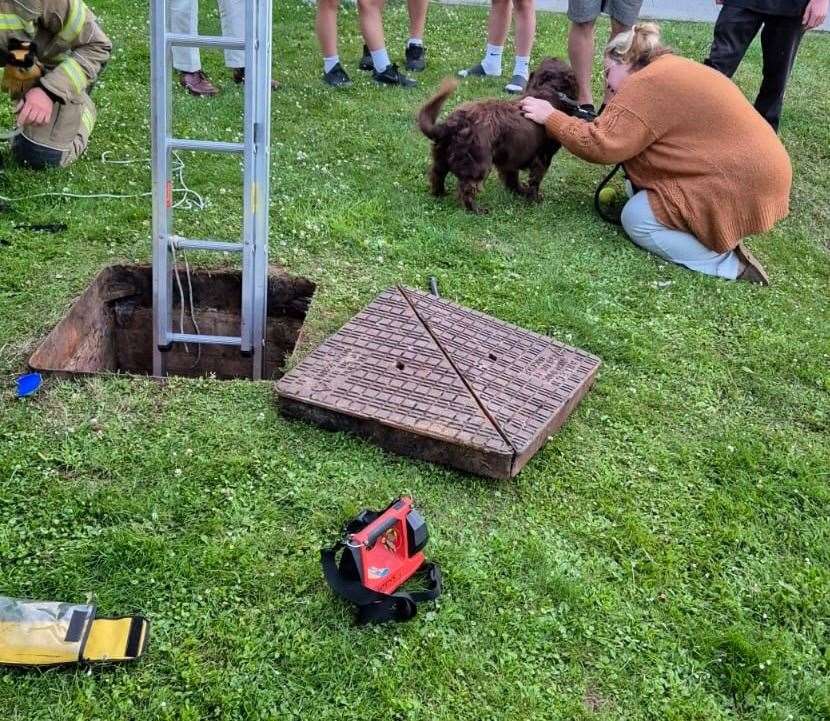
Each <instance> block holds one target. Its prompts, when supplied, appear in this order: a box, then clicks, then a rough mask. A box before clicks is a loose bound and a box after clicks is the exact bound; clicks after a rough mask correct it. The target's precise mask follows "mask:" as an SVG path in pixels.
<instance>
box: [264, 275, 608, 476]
mask: <svg viewBox="0 0 830 721" xmlns="http://www.w3.org/2000/svg"><path fill="white" fill-rule="evenodd" d="M599 365H600V360H599V358H597V357H596V356H593V355H590V354H589V353H585V352H584V351H581V350H579V349H576V348H570V347H568V346H565V345H562V344H561V343H558V342H557V341H555V340H553V339H551V338H548V337H546V336H541V335H538V334H537V333H532V332H530V331H527V330H523V329H521V328H517V327H516V326H513V325H510V324H508V323H503V322H502V321H499V320H496V319H495V318H491V317H490V316H487V315H484V314H483V313H478V312H476V311H473V310H469V309H467V308H463V307H461V306H458V305H456V304H454V303H450V302H448V301H446V300H443V299H439V298H436V297H434V296H431V295H427V294H425V293H422V292H420V291H417V290H412V289H411V288H403V287H397V288H391V289H389V290H387V291H385V292H384V293H382V294H381V295H380V296H378V297H377V298H376V299H375V300H374V301H373V302H372V303H371V304H370V305H369V306H367V307H366V308H365V309H364V310H362V311H361V312H360V313H358V314H357V315H356V316H355V317H354V318H352V320H350V321H349V322H348V323H346V325H344V326H343V327H342V328H341V329H340V330H339V331H338V332H337V333H335V334H334V335H333V336H332V337H331V338H329V339H328V340H327V341H325V342H324V343H323V344H322V345H320V346H319V347H318V348H317V349H316V350H315V351H313V352H312V353H311V354H310V355H309V356H308V357H307V358H306V359H305V360H304V361H303V362H302V363H301V364H300V365H299V366H297V368H295V369H294V370H293V371H291V372H290V373H288V374H287V375H285V376H284V377H283V378H282V379H281V380H280V381H279V383H277V393H278V395H279V397H280V407H281V410H282V412H283V413H284V414H285V415H288V416H292V417H299V418H304V419H306V420H310V421H312V422H314V423H318V424H320V425H322V426H324V427H326V428H330V429H334V430H349V431H353V432H356V433H358V434H360V435H362V436H364V437H367V438H369V439H370V440H372V441H374V442H376V443H378V444H380V445H381V446H383V447H385V448H387V449H389V450H391V451H394V452H397V453H402V454H404V455H408V456H412V457H415V458H421V459H424V460H428V461H433V462H436V463H443V464H446V465H450V466H454V467H456V468H460V469H462V470H465V471H470V472H472V473H477V474H479V475H484V476H489V477H492V478H510V477H512V476H515V475H516V474H517V473H519V471H520V470H521V469H522V468H523V467H524V465H525V464H526V463H527V462H528V460H530V458H531V457H532V456H533V455H534V454H535V453H536V451H538V450H539V449H540V448H541V447H542V446H543V445H544V444H545V442H546V441H547V439H548V437H549V436H550V435H551V434H552V433H554V432H555V431H556V430H557V429H558V428H559V427H560V426H561V425H562V424H563V423H564V422H565V420H566V418H567V417H568V415H569V414H570V413H571V411H572V410H573V409H574V408H575V407H576V405H577V404H578V403H579V401H580V399H581V398H582V396H583V395H584V394H585V392H586V391H587V390H588V388H589V387H590V385H591V383H592V382H593V380H594V377H595V375H596V372H597V369H598V368H599Z"/></svg>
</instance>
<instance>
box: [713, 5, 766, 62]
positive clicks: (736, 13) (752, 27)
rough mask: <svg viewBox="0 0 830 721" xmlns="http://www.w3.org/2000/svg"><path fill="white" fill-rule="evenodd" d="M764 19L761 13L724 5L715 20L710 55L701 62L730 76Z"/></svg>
mask: <svg viewBox="0 0 830 721" xmlns="http://www.w3.org/2000/svg"><path fill="white" fill-rule="evenodd" d="M763 20H764V16H763V15H761V14H760V13H757V12H755V11H754V10H746V9H744V8H739V7H733V6H731V5H724V6H723V7H722V8H721V11H720V14H719V15H718V19H717V21H716V22H715V31H714V37H713V38H712V47H711V48H710V49H709V57H708V58H706V59H705V60H704V61H703V64H704V65H708V66H709V67H710V68H714V69H715V70H719V71H720V72H722V73H723V74H724V75H726V77H727V78H731V77H732V76H733V75H734V74H735V71H736V70H737V69H738V65H740V64H741V60H743V57H744V54H745V53H746V49H747V48H748V47H749V45H750V43H751V42H752V39H753V38H754V37H755V35H757V33H758V30H760V28H761V23H762V22H763Z"/></svg>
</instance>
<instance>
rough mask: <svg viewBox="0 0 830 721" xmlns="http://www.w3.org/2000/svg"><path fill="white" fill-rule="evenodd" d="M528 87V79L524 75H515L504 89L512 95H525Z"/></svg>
mask: <svg viewBox="0 0 830 721" xmlns="http://www.w3.org/2000/svg"><path fill="white" fill-rule="evenodd" d="M526 87H527V78H526V77H525V76H524V75H514V76H513V77H512V78H510V82H509V83H507V85H505V86H504V89H505V90H506V91H507V92H508V93H510V94H511V95H517V94H518V93H523V92H524V91H525V88H526Z"/></svg>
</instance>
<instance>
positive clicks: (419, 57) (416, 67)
mask: <svg viewBox="0 0 830 721" xmlns="http://www.w3.org/2000/svg"><path fill="white" fill-rule="evenodd" d="M405 55H406V69H407V70H411V71H413V72H416V73H419V72H421V70H423V69H424V68H426V66H427V50H426V48H425V47H424V46H423V45H407V46H406V53H405Z"/></svg>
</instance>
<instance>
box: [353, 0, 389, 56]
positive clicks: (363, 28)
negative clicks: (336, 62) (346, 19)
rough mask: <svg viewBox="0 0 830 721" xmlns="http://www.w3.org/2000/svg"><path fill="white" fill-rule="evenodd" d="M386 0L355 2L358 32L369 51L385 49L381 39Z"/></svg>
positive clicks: (383, 41) (359, 0) (358, 0)
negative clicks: (358, 24)
mask: <svg viewBox="0 0 830 721" xmlns="http://www.w3.org/2000/svg"><path fill="white" fill-rule="evenodd" d="M385 5H386V0H357V11H358V15H359V17H360V32H361V33H362V34H363V39H364V40H365V41H366V45H367V46H368V47H369V50H381V49H382V48H384V47H386V41H385V40H384V37H383V8H384V6H385Z"/></svg>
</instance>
